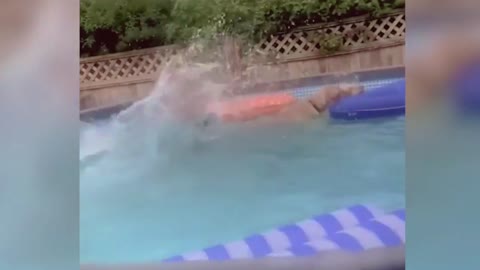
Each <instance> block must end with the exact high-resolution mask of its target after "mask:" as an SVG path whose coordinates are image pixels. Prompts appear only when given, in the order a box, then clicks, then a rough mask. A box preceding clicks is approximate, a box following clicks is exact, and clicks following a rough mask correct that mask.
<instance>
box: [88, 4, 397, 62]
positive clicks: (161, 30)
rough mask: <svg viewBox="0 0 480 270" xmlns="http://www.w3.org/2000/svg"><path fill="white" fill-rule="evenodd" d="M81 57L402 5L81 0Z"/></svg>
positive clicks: (252, 33) (250, 35)
mask: <svg viewBox="0 0 480 270" xmlns="http://www.w3.org/2000/svg"><path fill="white" fill-rule="evenodd" d="M80 3H81V5H80V6H81V7H80V8H81V11H80V12H81V13H80V16H81V21H80V40H81V53H82V55H96V54H102V53H112V52H119V51H126V50H133V49H140V48H147V47H153V46H160V45H166V44H178V43H188V42H190V41H191V40H192V39H198V38H203V39H212V38H215V37H216V36H218V35H219V34H228V35H232V36H239V37H241V38H242V40H245V41H248V42H256V41H258V40H259V39H261V38H263V37H265V36H267V35H270V34H273V33H276V32H284V31H289V30H291V29H292V28H295V27H299V26H304V25H310V24H315V23H320V22H326V21H333V20H338V19H342V18H346V17H352V16H357V15H363V14H370V15H371V16H378V15H382V14H384V13H388V12H390V11H391V10H392V9H394V8H402V7H404V5H405V3H404V1H401V0H400V1H399V0H81V2H80Z"/></svg>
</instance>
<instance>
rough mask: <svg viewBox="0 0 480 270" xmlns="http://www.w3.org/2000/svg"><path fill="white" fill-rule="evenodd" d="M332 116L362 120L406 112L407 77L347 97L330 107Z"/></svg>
mask: <svg viewBox="0 0 480 270" xmlns="http://www.w3.org/2000/svg"><path fill="white" fill-rule="evenodd" d="M329 111H330V117H331V118H333V119H342V120H360V119H371V118H379V117H388V116H398V115H404V114H405V79H401V80H398V81H395V82H393V83H390V84H387V85H384V86H380V87H377V88H375V89H372V90H369V91H366V92H365V93H363V94H360V95H357V96H352V97H347V98H344V99H342V100H340V101H339V102H337V103H336V104H334V105H332V106H331V107H330V109H329Z"/></svg>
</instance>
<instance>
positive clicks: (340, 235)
mask: <svg viewBox="0 0 480 270" xmlns="http://www.w3.org/2000/svg"><path fill="white" fill-rule="evenodd" d="M404 219H405V217H404V211H403V210H399V211H396V212H394V213H391V214H389V215H386V214H385V212H384V211H382V210H379V209H376V208H374V207H368V206H365V205H355V206H352V207H348V208H345V209H340V210H337V211H334V212H332V213H330V214H323V215H319V216H315V217H313V218H311V219H307V220H303V221H300V222H298V223H294V224H289V225H285V226H281V227H279V228H276V229H273V230H270V231H268V232H266V233H262V234H254V235H251V236H249V237H246V238H244V239H243V240H240V241H235V242H231V243H227V244H223V245H216V246H212V247H209V248H206V249H203V250H200V251H196V252H191V253H186V254H183V255H179V256H174V257H171V258H168V259H166V260H164V262H182V261H225V260H232V259H249V258H250V259H252V258H263V257H268V256H277V255H278V256H281V255H282V254H283V255H285V254H286V253H285V252H287V253H288V252H290V253H289V254H290V255H297V254H298V255H306V254H304V253H302V252H300V251H299V250H303V249H310V250H312V247H311V246H312V245H313V248H314V249H316V248H319V249H329V248H332V247H333V248H335V249H339V250H351V249H357V250H360V249H361V250H366V249H369V248H373V247H381V246H397V245H400V244H401V243H403V242H404V241H405V238H404V231H405V227H404V226H405V225H404ZM328 241H330V242H329V243H327V242H328ZM322 243H327V244H326V245H324V244H322ZM316 251H317V250H315V252H316Z"/></svg>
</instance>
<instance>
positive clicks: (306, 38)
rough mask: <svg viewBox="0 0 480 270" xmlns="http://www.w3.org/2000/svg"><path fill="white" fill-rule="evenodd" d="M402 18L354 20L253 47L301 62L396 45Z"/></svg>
mask: <svg viewBox="0 0 480 270" xmlns="http://www.w3.org/2000/svg"><path fill="white" fill-rule="evenodd" d="M405 27H406V23H405V14H404V13H398V14H394V15H390V16H387V17H383V18H378V19H372V20H365V19H358V20H353V21H350V22H346V23H343V24H337V25H330V26H328V27H321V26H319V27H317V28H310V29H305V30H303V31H296V32H291V33H286V34H283V35H278V36H271V37H269V38H267V39H265V40H263V41H262V42H260V43H259V44H258V45H257V46H256V51H257V52H259V53H260V54H263V55H272V56H275V57H276V58H277V59H292V58H303V57H308V56H312V55H319V54H320V55H321V54H328V53H329V52H332V51H346V50H351V49H357V48H363V47H368V46H372V45H376V44H379V43H385V44H386V43H389V42H400V41H403V40H404V36H405Z"/></svg>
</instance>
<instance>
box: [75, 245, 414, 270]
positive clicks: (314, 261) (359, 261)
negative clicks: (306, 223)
mask: <svg viewBox="0 0 480 270" xmlns="http://www.w3.org/2000/svg"><path fill="white" fill-rule="evenodd" d="M227 269H228V270H240V269H242V270H244V269H248V270H287V269H288V270H290V269H295V270H313V269H315V270H332V269H335V270H400V269H405V245H402V246H399V247H395V248H376V249H370V250H367V251H363V252H360V253H350V252H344V251H328V252H325V253H322V254H321V255H317V256H311V257H271V258H264V259H253V260H250V259H249V260H231V261H225V262H211V261H197V262H182V263H145V264H115V265H113V264H110V265H107V264H105V265H101V264H81V265H80V270H227Z"/></svg>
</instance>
